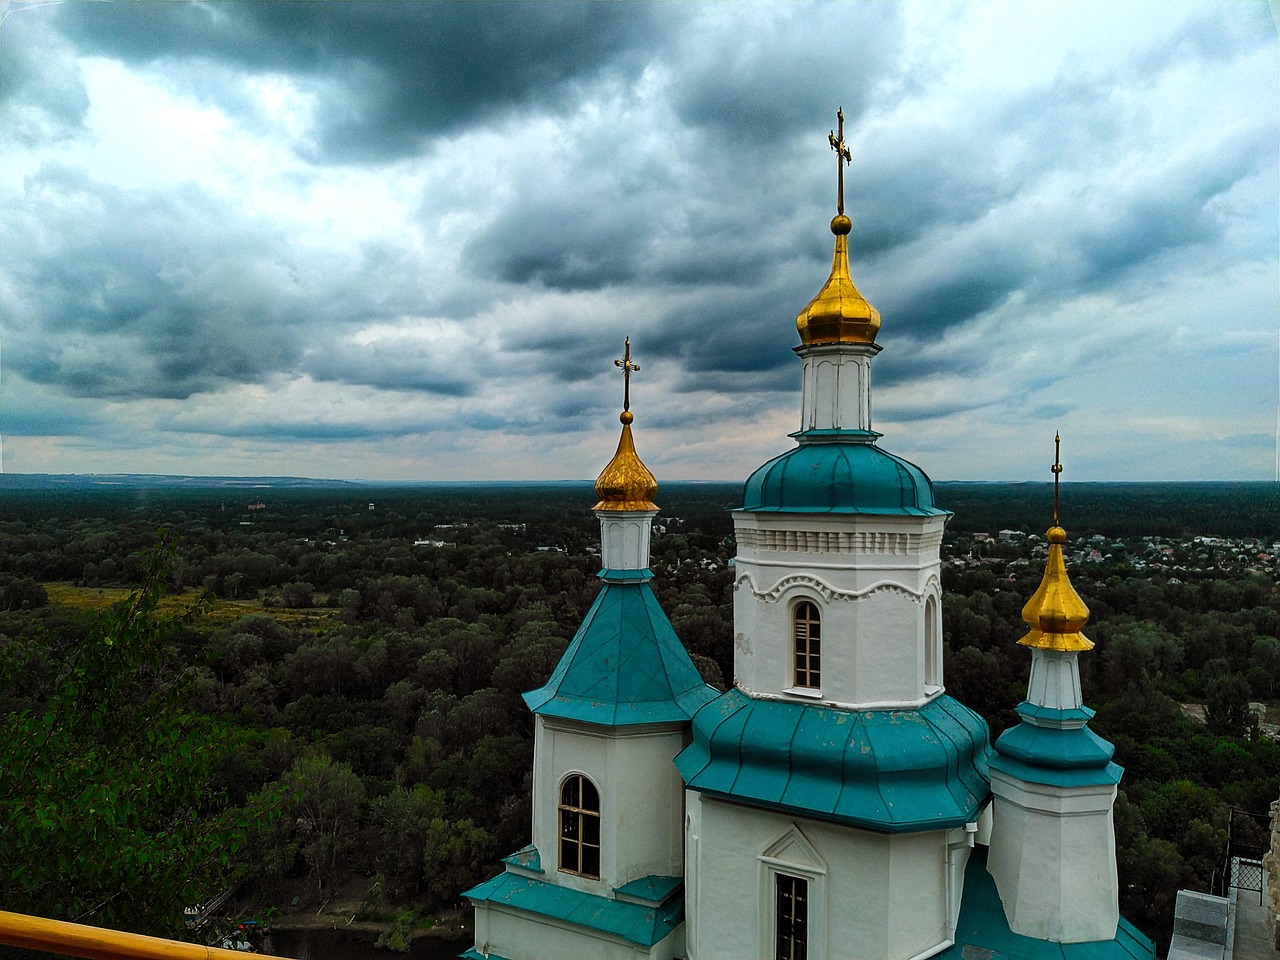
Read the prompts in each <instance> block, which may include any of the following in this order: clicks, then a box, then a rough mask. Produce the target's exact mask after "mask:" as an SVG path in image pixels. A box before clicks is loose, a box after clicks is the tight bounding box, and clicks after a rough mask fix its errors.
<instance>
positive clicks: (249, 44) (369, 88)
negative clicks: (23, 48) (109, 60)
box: [58, 0, 684, 162]
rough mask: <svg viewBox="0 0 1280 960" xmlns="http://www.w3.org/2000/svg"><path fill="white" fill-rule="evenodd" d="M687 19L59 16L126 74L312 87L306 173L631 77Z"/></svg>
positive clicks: (666, 9) (99, 11) (368, 12)
mask: <svg viewBox="0 0 1280 960" xmlns="http://www.w3.org/2000/svg"><path fill="white" fill-rule="evenodd" d="M683 19H684V11H683V10H682V9H681V7H679V6H677V5H674V4H672V5H660V6H653V5H649V4H639V3H577V2H557V3H532V2H524V3H521V2H489V3H400V2H396V3H382V2H373V0H365V2H337V0H335V2H327V3H316V2H306V0H303V2H286V0H279V2H272V3H259V2H250V3H231V2H219V3H133V4H68V5H67V6H66V7H65V8H63V10H62V11H60V14H59V21H58V22H59V25H60V27H61V29H62V30H63V32H64V33H65V34H66V35H67V36H68V37H71V38H73V39H74V40H75V42H76V43H77V44H78V45H79V46H80V48H81V49H82V50H84V51H86V52H93V53H100V54H105V55H110V56H115V57H119V58H121V59H122V60H125V61H126V62H158V61H166V62H173V61H180V60H183V59H189V58H198V59H202V60H208V61H213V62H216V63H219V64H223V65H225V66H227V67H230V68H232V69H235V70H240V71H247V72H273V73H276V72H285V73H292V74H295V75H299V76H302V77H306V78H310V79H311V80H314V81H316V82H317V84H318V85H317V87H316V91H317V93H318V94H319V97H320V100H319V104H318V110H317V114H316V115H317V117H319V118H320V119H319V124H320V126H319V129H318V130H316V131H314V140H315V143H316V145H317V151H316V156H315V158H314V159H318V160H320V161H338V162H378V161H385V160H393V159H398V158H401V157H405V156H408V155H411V154H413V153H415V152H416V151H417V150H418V149H419V148H420V147H422V146H423V144H424V143H425V142H426V141H427V140H428V139H429V138H430V137H432V136H436V135H439V134H442V133H449V132H452V131H456V130H458V129H461V128H463V127H465V126H466V125H468V124H472V123H475V122H477V121H479V120H481V119H483V118H485V117H489V116H493V115H495V114H498V113H505V112H508V111H511V110H514V109H518V108H520V106H521V105H522V104H523V105H526V106H528V105H546V104H549V103H554V102H555V101H556V100H557V99H558V98H561V97H563V96H566V95H568V94H570V93H571V92H572V90H573V89H574V88H575V86H578V85H583V84H587V83H590V82H591V81H593V80H594V79H596V78H598V77H599V76H600V75H601V74H602V73H607V72H611V71H618V72H621V73H623V74H631V73H634V72H635V71H637V70H638V69H639V68H640V67H642V66H643V64H644V62H645V59H646V58H645V55H644V50H645V49H646V48H648V47H650V46H652V45H654V44H656V43H658V42H660V40H661V39H662V37H663V36H664V35H665V34H666V33H667V32H668V31H670V30H672V29H674V28H676V27H677V26H678V24H679V22H680V21H681V20H683Z"/></svg>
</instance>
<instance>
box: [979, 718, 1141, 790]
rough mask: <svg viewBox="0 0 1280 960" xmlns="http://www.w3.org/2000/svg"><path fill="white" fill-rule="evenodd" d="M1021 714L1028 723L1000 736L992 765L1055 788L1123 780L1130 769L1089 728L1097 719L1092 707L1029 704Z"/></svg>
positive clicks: (1024, 778) (1109, 744) (1111, 746)
mask: <svg viewBox="0 0 1280 960" xmlns="http://www.w3.org/2000/svg"><path fill="white" fill-rule="evenodd" d="M1017 710H1018V713H1019V714H1021V715H1022V717H1023V718H1024V719H1023V721H1022V722H1021V723H1020V724H1018V725H1017V726H1016V727H1010V728H1009V729H1008V730H1006V731H1005V732H1004V733H1002V734H1001V735H1000V739H998V740H997V741H996V743H995V753H994V755H993V756H992V757H991V760H990V764H991V766H992V767H994V768H995V769H997V770H1002V771H1004V772H1005V773H1008V774H1010V775H1011V776H1015V777H1017V778H1019V779H1020V780H1025V781H1027V782H1029V783H1043V784H1048V785H1050V786H1055V787H1083V786H1088V785H1091V784H1105V783H1119V782H1120V778H1121V777H1122V776H1123V775H1124V768H1123V767H1121V766H1120V765H1119V764H1116V763H1112V762H1111V758H1112V756H1113V755H1114V754H1115V752H1116V748H1115V747H1114V746H1113V745H1112V744H1111V743H1109V742H1107V741H1106V740H1104V739H1102V737H1100V736H1098V735H1097V734H1096V733H1094V732H1093V731H1092V730H1090V729H1089V727H1088V726H1087V725H1086V724H1085V721H1086V720H1087V719H1088V718H1089V717H1092V716H1093V711H1092V710H1090V709H1089V708H1088V707H1080V708H1078V709H1075V710H1054V709H1051V708H1048V707H1040V706H1036V705H1035V704H1032V703H1028V702H1027V701H1023V702H1022V703H1020V704H1019V705H1018V707H1017Z"/></svg>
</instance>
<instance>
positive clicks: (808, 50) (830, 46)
mask: <svg viewBox="0 0 1280 960" xmlns="http://www.w3.org/2000/svg"><path fill="white" fill-rule="evenodd" d="M700 13H701V20H700V24H699V26H701V27H703V28H704V29H702V30H701V31H699V32H698V33H697V34H696V35H697V37H698V39H697V41H696V42H688V43H685V44H683V45H682V46H681V47H680V53H679V57H678V58H675V57H673V60H675V61H676V62H674V63H672V65H671V66H672V69H673V70H674V71H675V72H676V74H677V77H678V82H677V84H676V85H675V95H674V98H673V106H674V108H675V111H676V113H677V115H678V116H679V118H680V119H681V121H683V122H684V123H685V124H687V125H690V126H695V127H707V128H709V129H710V130H711V131H712V132H713V133H714V135H715V137H716V139H717V141H718V142H719V144H720V145H721V146H722V147H723V149H724V150H725V151H726V152H729V153H733V154H738V155H740V154H750V153H751V152H753V151H756V150H759V149H762V148H764V149H768V148H769V147H770V146H771V145H772V144H773V143H774V142H775V141H777V140H778V139H780V138H784V137H789V136H792V135H794V134H795V133H796V132H798V131H808V130H809V129H811V125H812V124H813V121H814V118H815V117H830V122H831V123H832V124H833V125H834V117H832V116H831V114H832V113H833V112H834V109H835V108H834V105H836V104H841V105H843V107H844V112H845V118H846V123H847V125H848V128H849V129H851V128H852V126H853V125H854V124H855V123H856V122H857V118H858V116H859V115H860V114H861V113H862V111H863V110H864V109H865V108H866V106H867V105H868V103H869V102H870V99H871V96H872V90H873V88H874V84H875V81H876V80H877V79H878V78H881V77H883V76H884V75H885V74H886V73H891V72H892V71H893V69H894V67H895V66H896V62H897V60H898V58H899V56H900V53H901V49H902V23H901V20H900V15H901V11H900V10H899V9H898V8H897V7H895V6H893V5H888V4H884V3H865V2H864V3H838V4H835V3H788V4H774V5H767V6H766V5H759V6H753V7H740V6H735V5H729V4H707V5H704V6H702V7H701V9H700ZM744 16H749V18H750V22H751V28H750V29H749V30H744V29H734V22H735V21H738V20H739V19H740V18H743V17H744ZM815 22H817V23H821V24H823V29H822V30H821V31H815V30H814V24H815ZM717 28H718V29H717Z"/></svg>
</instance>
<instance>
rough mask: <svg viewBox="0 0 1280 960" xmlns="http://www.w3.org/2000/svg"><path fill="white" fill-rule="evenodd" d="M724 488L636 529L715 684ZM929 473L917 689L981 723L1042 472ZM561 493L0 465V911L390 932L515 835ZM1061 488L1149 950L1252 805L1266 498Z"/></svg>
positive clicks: (1264, 739) (1016, 595) (580, 505)
mask: <svg viewBox="0 0 1280 960" xmlns="http://www.w3.org/2000/svg"><path fill="white" fill-rule="evenodd" d="M738 495H739V488H738V487H737V486H736V485H727V484H679V483H668V484H663V485H662V487H661V489H660V491H659V496H658V502H659V503H660V505H661V508H662V511H661V514H660V515H659V517H658V519H657V520H656V522H655V524H656V525H655V537H654V541H653V560H652V567H653V569H654V571H655V574H656V580H655V583H654V586H655V590H656V592H657V594H658V596H659V599H660V600H661V602H662V604H663V606H664V608H665V609H666V611H667V613H668V615H669V616H670V618H671V621H672V623H673V624H674V626H675V628H676V631H677V633H678V634H679V635H680V637H681V638H682V640H683V641H684V642H685V644H686V646H687V647H688V649H689V651H690V653H691V654H692V655H693V656H694V659H695V662H696V663H697V664H698V666H699V668H700V669H701V670H702V671H703V674H704V676H705V677H706V679H707V680H708V682H710V683H713V684H714V685H716V686H718V687H721V688H723V687H724V686H725V683H726V681H729V682H731V679H732V666H733V665H732V644H731V636H732V606H731V577H732V570H731V567H730V560H731V558H732V557H733V554H734V543H733V528H732V518H731V516H730V513H729V511H730V510H731V509H732V507H733V504H734V501H735V499H736V497H737V496H738ZM937 496H938V500H939V502H940V503H942V504H943V505H944V506H946V507H947V508H948V509H949V510H952V511H953V512H954V514H955V515H954V517H953V518H952V520H951V521H950V523H949V525H948V532H947V535H946V539H945V541H944V548H943V563H944V590H945V595H944V605H943V626H944V636H945V639H946V663H945V682H946V686H947V690H948V692H949V693H951V694H952V695H954V696H956V697H958V698H959V699H960V700H962V701H964V702H965V703H967V704H969V705H970V706H971V707H973V708H974V709H976V710H978V711H979V712H980V713H982V714H983V715H984V716H985V717H986V718H987V719H988V722H989V723H990V726H991V732H992V737H993V739H994V738H995V737H996V736H998V735H999V733H1000V732H1001V731H1002V730H1003V729H1005V728H1006V727H1007V726H1008V725H1009V724H1011V723H1012V722H1014V719H1015V715H1014V713H1013V707H1014V706H1015V705H1016V704H1017V703H1018V702H1019V701H1020V700H1021V699H1022V698H1023V696H1024V694H1025V690H1026V679H1027V669H1028V662H1029V659H1028V655H1027V653H1026V651H1025V650H1023V649H1022V648H1020V647H1018V646H1017V644H1016V640H1017V638H1018V637H1019V636H1021V635H1022V633H1023V632H1025V627H1024V626H1023V624H1022V622H1021V618H1020V611H1021V608H1022V605H1023V603H1025V601H1026V600H1027V599H1028V598H1029V597H1030V596H1031V594H1032V593H1033V592H1034V590H1035V588H1036V586H1037V585H1038V582H1039V579H1040V575H1041V572H1042V570H1043V560H1042V559H1041V558H1042V556H1043V542H1042V541H1041V540H1040V539H1039V537H1038V536H1036V535H1037V534H1041V535H1042V534H1043V532H1044V529H1045V528H1046V527H1047V526H1048V525H1049V521H1050V517H1051V511H1052V490H1051V487H1050V486H1049V485H1048V484H938V486H937ZM593 501H594V498H593V496H592V493H591V487H590V485H589V484H587V483H562V484H554V485H539V484H506V485H502V484H469V485H453V486H451V485H416V486H372V485H368V486H360V485H355V484H329V485H326V484H322V483H295V484H285V483H278V482H277V483H273V482H271V481H262V482H261V483H260V484H254V485H251V486H250V485H229V484H226V483H223V484H216V483H214V482H212V481H204V482H199V481H192V482H190V483H182V484H173V483H169V484H164V483H160V482H148V481H146V480H145V479H133V480H130V481H126V482H115V483H110V484H101V485H99V484H93V483H89V482H76V483H64V484H58V483H54V482H52V481H46V482H35V481H34V480H31V479H28V480H27V481H25V482H24V481H13V482H8V483H4V484H0V725H2V726H0V808H2V809H4V810H5V811H6V820H7V824H6V829H5V830H4V831H2V832H0V902H2V903H4V904H6V909H9V910H15V911H20V912H28V913H34V914H38V915H43V916H56V917H62V918H67V919H77V920H80V921H81V922H88V923H95V924H101V925H105V926H113V927H118V928H123V929H131V930H138V931H144V932H155V933H161V934H171V935H182V933H183V930H184V925H183V908H184V907H187V906H191V905H193V904H199V903H208V902H210V901H211V900H212V899H213V898H214V897H215V896H216V895H218V894H220V893H222V892H225V891H232V892H233V893H234V896H233V898H232V901H231V902H232V903H234V904H236V905H237V906H238V908H239V909H242V910H245V911H247V912H250V913H256V914H260V915H275V914H277V913H281V914H288V913H289V912H291V911H300V910H303V909H316V908H317V907H319V906H321V905H323V904H325V903H328V902H331V901H343V902H350V903H354V904H356V905H357V908H356V909H357V912H359V913H360V914H361V915H363V916H367V917H371V918H381V919H384V920H387V921H389V922H391V926H390V927H389V932H388V933H387V934H386V935H385V936H384V943H385V944H386V945H388V946H390V947H392V948H396V947H403V945H404V937H405V935H406V929H407V928H408V927H411V926H412V925H414V924H420V923H424V922H430V920H429V918H432V917H436V916H439V915H440V914H441V913H442V911H447V910H449V909H450V908H453V907H456V906H457V905H458V894H459V892H460V891H462V890H464V889H466V888H467V887H468V886H470V885H471V884H473V883H475V882H477V881H478V880H480V879H483V878H484V877H486V876H487V875H489V874H491V873H493V872H495V871H496V869H497V865H498V861H499V859H500V858H501V857H503V856H505V855H507V854H508V853H511V852H512V851H515V850H517V849H519V848H520V847H522V846H523V845H525V844H526V843H527V842H528V839H529V838H528V832H529V820H530V808H529V791H530V762H531V752H532V745H531V735H532V729H533V726H532V719H531V716H530V714H529V713H528V711H527V710H526V709H525V706H524V704H523V702H522V700H521V699H520V694H521V692H523V691H525V690H529V689H532V688H534V687H536V686H538V685H540V684H541V683H542V682H543V681H544V680H545V679H546V677H547V675H548V674H549V673H550V671H551V669H552V667H553V666H554V664H555V663H556V661H557V659H558V658H559V656H560V654H561V653H562V652H563V650H564V649H565V646H566V645H567V643H568V641H569V639H570V638H571V637H572V635H573V633H574V631H575V629H576V628H577V625H578V623H579V621H580V619H581V617H582V615H583V613H584V612H585V611H586V609H587V607H588V606H589V605H590V603H591V601H592V599H593V598H594V596H595V594H596V592H597V590H598V588H599V582H598V581H597V580H596V577H595V574H596V572H597V569H598V567H599V557H598V553H597V552H596V551H597V549H598V536H599V527H598V522H597V521H596V519H595V518H594V516H593V515H592V513H591V510H590V506H591V504H592V502H593ZM1062 502H1063V522H1064V525H1065V526H1066V527H1067V529H1068V532H1069V536H1070V537H1071V544H1069V546H1071V545H1074V544H1076V543H1086V542H1087V543H1093V544H1096V545H1097V547H1096V548H1095V549H1093V551H1092V553H1093V554H1096V555H1097V556H1096V557H1095V556H1090V557H1089V560H1088V562H1078V563H1077V562H1071V561H1069V569H1070V573H1071V577H1072V581H1073V583H1074V585H1075V587H1076V589H1077V591H1078V592H1079V593H1080V594H1081V596H1082V597H1083V598H1084V600H1085V601H1086V603H1087V604H1088V605H1089V607H1090V609H1091V620H1090V623H1089V626H1088V627H1087V628H1086V630H1085V632H1086V634H1087V635H1088V636H1089V637H1090V638H1091V639H1093V640H1094V641H1095V642H1096V647H1095V649H1094V650H1093V651H1091V652H1090V653H1088V654H1085V655H1084V656H1083V657H1082V668H1083V681H1084V684H1085V698H1086V701H1087V702H1088V703H1089V704H1090V705H1091V706H1092V707H1094V708H1095V709H1096V710H1097V717H1096V718H1095V720H1094V721H1093V723H1092V726H1093V729H1095V730H1096V731H1097V732H1098V733H1099V734H1101V735H1102V736H1104V737H1106V738H1107V739H1109V740H1111V741H1112V742H1113V743H1114V744H1115V745H1116V760H1117V761H1118V762H1119V763H1121V764H1122V765H1123V766H1124V767H1125V768H1126V773H1125V777H1124V780H1123V782H1122V784H1121V789H1120V797H1119V799H1118V801H1117V805H1116V817H1115V819H1116V832H1117V851H1118V859H1119V869H1120V877H1121V909H1122V912H1124V913H1125V915H1127V916H1128V917H1129V918H1130V919H1132V920H1133V921H1134V922H1135V923H1136V924H1137V925H1138V926H1139V927H1140V928H1142V929H1143V930H1145V931H1146V932H1147V933H1149V934H1150V935H1152V936H1153V937H1155V938H1156V939H1157V940H1158V941H1163V942H1164V943H1165V944H1167V940H1168V936H1169V933H1170V931H1171V929H1172V911H1173V901H1174V897H1175V894H1176V891H1177V890H1178V889H1179V888H1181V887H1186V888H1192V889H1200V890H1205V889H1208V887H1209V885H1210V883H1211V881H1212V879H1213V875H1214V871H1215V870H1218V869H1220V867H1221V859H1222V855H1223V851H1224V849H1225V841H1226V830H1227V823H1228V817H1229V811H1230V810H1231V808H1233V807H1234V808H1239V809H1243V810H1247V811H1265V810H1266V809H1267V806H1268V805H1269V804H1270V803H1271V801H1273V800H1275V799H1276V798H1277V797H1278V796H1280V742H1278V741H1277V740H1276V739H1274V737H1273V736H1269V735H1268V732H1269V731H1270V730H1274V725H1275V724H1277V723H1280V643H1278V641H1277V638H1278V637H1280V592H1278V591H1277V573H1276V570H1277V568H1276V564H1275V561H1274V559H1272V557H1273V555H1274V553H1275V549H1274V544H1275V542H1276V541H1280V496H1278V495H1277V491H1276V488H1275V486H1274V485H1270V484H1236V485H1227V484H1064V486H1063V496H1062ZM998 531H1004V533H998ZM1155 541H1158V542H1155ZM1228 541H1229V542H1228ZM1155 548H1158V549H1155ZM1144 551H1145V553H1144ZM1144 556H1156V557H1157V558H1160V560H1161V562H1154V561H1151V562H1148V560H1144V559H1142V557H1144ZM1263 558H1265V559H1263ZM1175 564H1176V566H1175ZM1250 704H1254V705H1255V706H1253V707H1251V706H1250ZM1257 705H1261V709H1260V708H1259V706H1257Z"/></svg>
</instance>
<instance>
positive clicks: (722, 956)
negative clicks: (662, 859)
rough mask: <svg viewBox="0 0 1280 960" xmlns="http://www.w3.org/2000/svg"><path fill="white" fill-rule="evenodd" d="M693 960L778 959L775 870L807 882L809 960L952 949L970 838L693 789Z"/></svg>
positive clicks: (689, 914)
mask: <svg viewBox="0 0 1280 960" xmlns="http://www.w3.org/2000/svg"><path fill="white" fill-rule="evenodd" d="M686 803H687V812H686V817H685V821H686V822H685V893H686V897H685V949H686V960H773V957H774V952H773V951H774V930H773V923H774V916H775V910H774V884H775V878H776V876H777V874H779V873H782V874H786V875H789V876H796V877H802V878H804V879H805V880H807V881H808V885H809V886H808V894H809V916H808V927H809V939H808V957H809V960H843V958H847V957H849V956H852V955H855V954H854V953H853V952H852V951H851V944H857V947H856V956H858V957H859V958H860V960H910V958H922V957H927V956H929V955H931V954H933V953H936V952H938V951H940V950H942V949H944V948H946V947H947V946H950V945H951V943H952V942H953V937H954V933H955V923H956V917H957V914H958V911H959V903H960V893H961V883H962V876H963V872H964V867H965V864H966V863H967V862H968V858H969V851H970V848H971V842H972V841H971V836H972V834H971V833H970V832H968V831H965V830H963V829H960V830H935V831H926V832H921V833H902V834H886V833H875V832H872V831H868V830H857V829H854V828H852V827H847V826H841V825H837V824H832V823H826V822H823V821H819V820H809V819H804V818H797V817H793V816H789V815H787V814H784V813H780V812H776V811H771V810H764V809H760V808H753V807H746V806H743V805H740V804H737V803H733V802H730V801H724V800H720V799H717V798H714V797H710V796H706V795H703V794H699V793H696V792H693V791H690V792H689V794H688V796H687V798H686Z"/></svg>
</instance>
